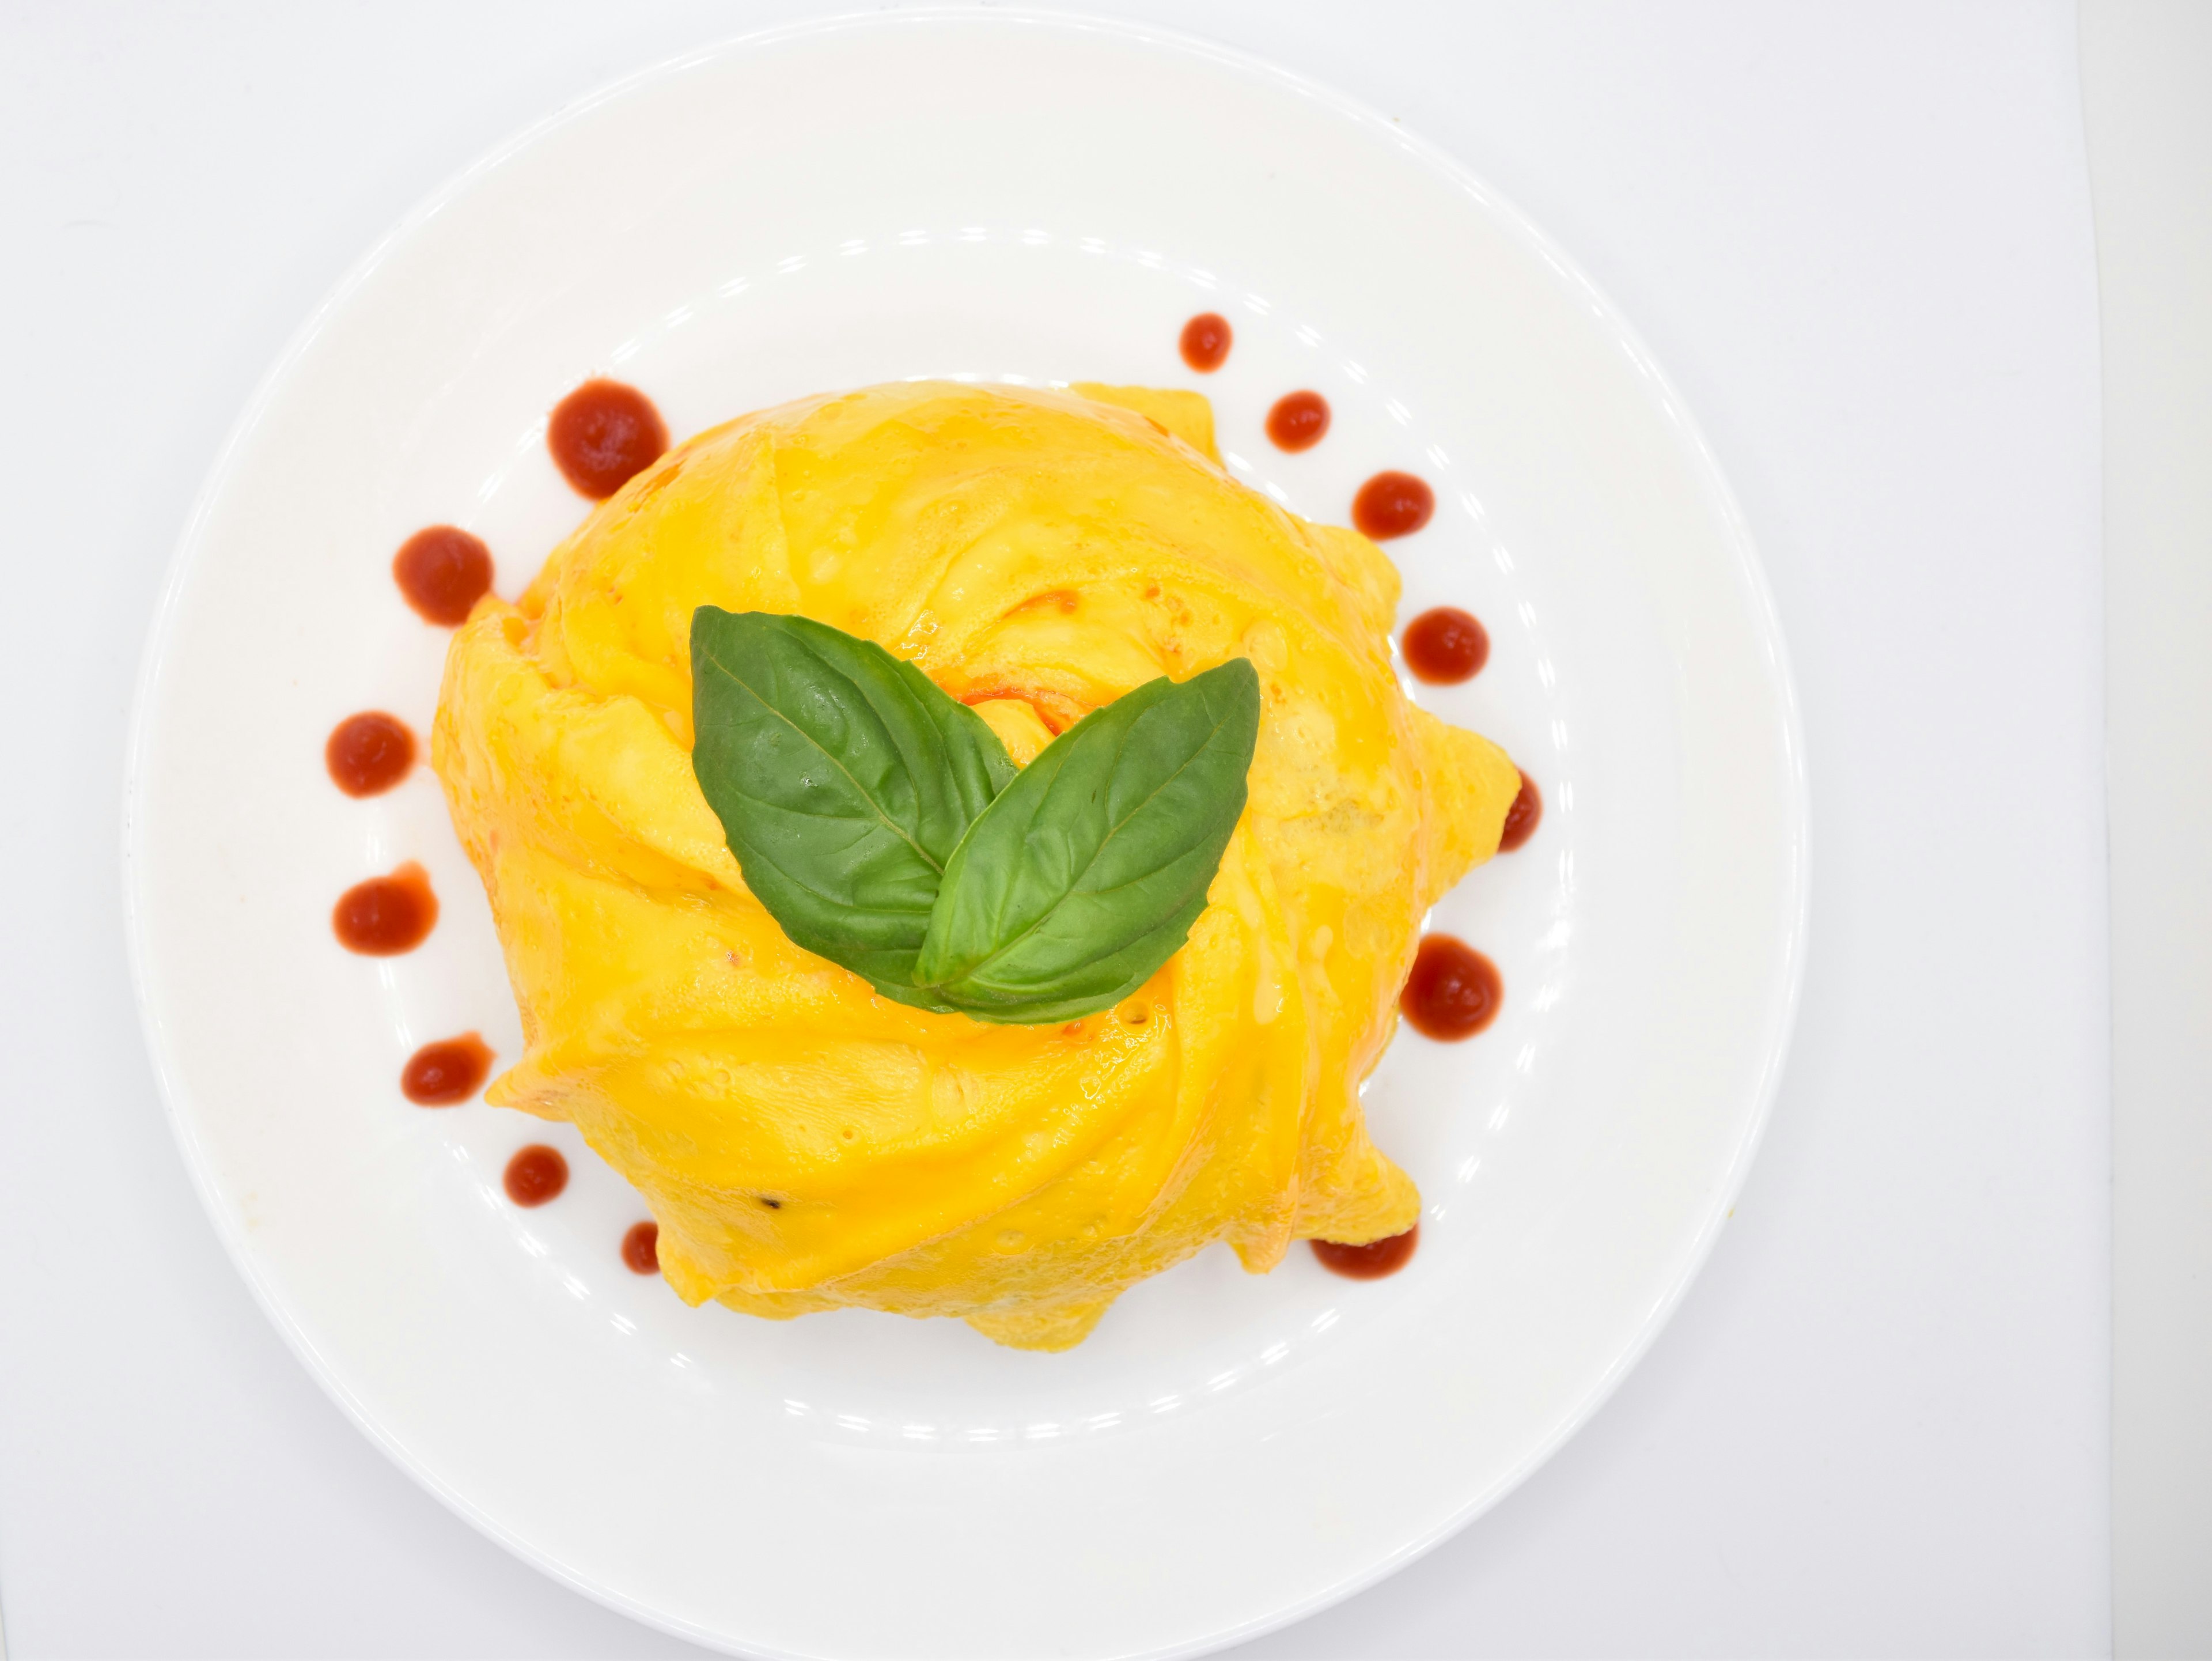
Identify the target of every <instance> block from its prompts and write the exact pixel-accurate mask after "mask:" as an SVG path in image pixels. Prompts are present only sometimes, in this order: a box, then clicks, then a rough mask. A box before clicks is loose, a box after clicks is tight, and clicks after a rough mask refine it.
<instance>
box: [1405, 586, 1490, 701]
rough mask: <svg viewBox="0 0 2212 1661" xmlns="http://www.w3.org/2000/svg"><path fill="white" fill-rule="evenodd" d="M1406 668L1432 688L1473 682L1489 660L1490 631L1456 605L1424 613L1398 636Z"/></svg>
mask: <svg viewBox="0 0 2212 1661" xmlns="http://www.w3.org/2000/svg"><path fill="white" fill-rule="evenodd" d="M1398 643H1399V645H1400V646H1401V648H1403V649H1404V651H1405V654H1406V666H1407V668H1408V669H1411V670H1412V671H1413V675H1414V678H1416V679H1418V680H1425V681H1427V682H1428V683H1429V684H1431V686H1456V685H1457V684H1459V683H1460V682H1462V681H1463V680H1472V679H1474V678H1475V676H1477V675H1479V674H1480V673H1481V672H1482V666H1483V665H1484V664H1486V663H1487V662H1489V661H1490V631H1489V630H1487V629H1485V628H1484V627H1483V626H1482V623H1481V620H1480V618H1476V617H1475V616H1474V614H1473V613H1472V612H1468V611H1461V610H1460V609H1459V607H1457V606H1456V605H1439V606H1437V607H1436V609H1435V610H1433V611H1424V612H1422V613H1421V614H1420V616H1419V617H1417V618H1414V619H1413V621H1412V622H1411V623H1409V624H1407V625H1406V632H1405V633H1404V634H1403V635H1401V636H1399V637H1398Z"/></svg>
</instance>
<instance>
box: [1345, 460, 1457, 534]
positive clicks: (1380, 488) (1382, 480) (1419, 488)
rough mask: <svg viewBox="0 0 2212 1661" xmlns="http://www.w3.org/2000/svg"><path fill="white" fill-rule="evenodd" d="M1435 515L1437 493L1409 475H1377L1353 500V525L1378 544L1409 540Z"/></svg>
mask: <svg viewBox="0 0 2212 1661" xmlns="http://www.w3.org/2000/svg"><path fill="white" fill-rule="evenodd" d="M1436 511H1437V493H1436V492H1435V491H1434V490H1431V489H1430V488H1429V485H1428V481H1427V480H1426V479H1421V478H1414V477H1413V474H1411V473H1377V474H1376V475H1375V477H1374V478H1370V479H1369V480H1368V481H1367V483H1366V484H1363V485H1361V486H1360V487H1359V494H1358V496H1354V497H1352V523H1353V524H1354V525H1357V526H1358V527H1359V531H1360V534H1361V535H1363V536H1368V537H1372V538H1374V539H1375V540H1376V541H1377V542H1388V541H1389V539H1390V538H1392V537H1409V536H1411V535H1413V532H1416V531H1418V530H1419V529H1420V528H1421V526H1424V525H1426V524H1427V523H1428V522H1429V519H1430V516H1431V514H1434V513H1435V512H1436Z"/></svg>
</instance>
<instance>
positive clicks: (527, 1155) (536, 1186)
mask: <svg viewBox="0 0 2212 1661" xmlns="http://www.w3.org/2000/svg"><path fill="white" fill-rule="evenodd" d="M505 1180H506V1184H507V1198H508V1199H510V1200H512V1201H513V1202H515V1204H517V1205H519V1206H539V1205H544V1203H545V1202H547V1201H548V1200H557V1199H559V1198H560V1197H561V1190H562V1189H564V1188H566V1187H568V1161H567V1160H566V1159H562V1157H561V1151H560V1149H558V1148H555V1147H546V1146H545V1144H544V1143H543V1142H532V1143H531V1145H530V1146H529V1147H526V1148H524V1149H523V1150H522V1151H521V1152H520V1153H517V1154H516V1155H515V1156H514V1157H513V1159H509V1160H508V1161H507V1177H506V1179H505Z"/></svg>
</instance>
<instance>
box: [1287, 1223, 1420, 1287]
mask: <svg viewBox="0 0 2212 1661" xmlns="http://www.w3.org/2000/svg"><path fill="white" fill-rule="evenodd" d="M1420 1243H1421V1226H1420V1225H1419V1223H1415V1224H1414V1225H1413V1226H1412V1227H1411V1228H1409V1229H1407V1231H1406V1232H1404V1233H1403V1234H1393V1235H1392V1236H1391V1237H1390V1238H1389V1239H1387V1240H1370V1241H1369V1242H1368V1243H1367V1244H1365V1245H1339V1244H1337V1243H1336V1242H1335V1241H1334V1240H1311V1241H1309V1242H1308V1243H1307V1244H1310V1245H1311V1246H1312V1247H1313V1252H1314V1256H1316V1257H1318V1258H1320V1259H1321V1264H1322V1268H1323V1269H1328V1270H1330V1271H1331V1272H1333V1273H1334V1274H1338V1275H1343V1276H1344V1277H1345V1278H1346V1280H1350V1281H1379V1280H1381V1279H1382V1278H1383V1276H1384V1275H1395V1274H1396V1273H1397V1272H1398V1271H1399V1270H1400V1269H1403V1268H1405V1266H1406V1265H1407V1263H1410V1262H1413V1248H1414V1247H1415V1246H1417V1245H1419V1244H1420Z"/></svg>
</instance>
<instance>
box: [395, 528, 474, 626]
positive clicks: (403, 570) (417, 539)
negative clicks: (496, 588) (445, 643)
mask: <svg viewBox="0 0 2212 1661" xmlns="http://www.w3.org/2000/svg"><path fill="white" fill-rule="evenodd" d="M392 581H394V582H396V583H398V585H399V593H400V594H401V596H402V597H403V598H404V599H405V600H406V602H407V603H408V604H409V605H411V606H413V607H414V608H415V610H416V614H417V615H419V616H420V617H421V618H422V621H423V622H425V623H437V624H444V625H445V626H446V627H447V628H448V629H451V628H453V627H454V626H455V625H457V624H463V623H466V622H467V621H468V620H469V608H470V607H471V606H472V605H475V604H476V603H477V601H478V600H480V599H483V597H484V596H485V595H486V594H487V593H490V592H491V550H490V549H489V548H487V547H485V546H484V545H483V541H482V540H481V539H480V538H476V537H472V536H471V535H470V534H469V533H468V532H466V531H464V530H462V529H461V528H460V526H458V525H433V526H431V527H430V528H429V529H428V530H427V531H417V532H415V534H414V535H413V536H411V537H410V538H407V540H406V541H404V542H403V543H401V544H400V545H399V551H398V553H396V554H394V555H393V556H392Z"/></svg>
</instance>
